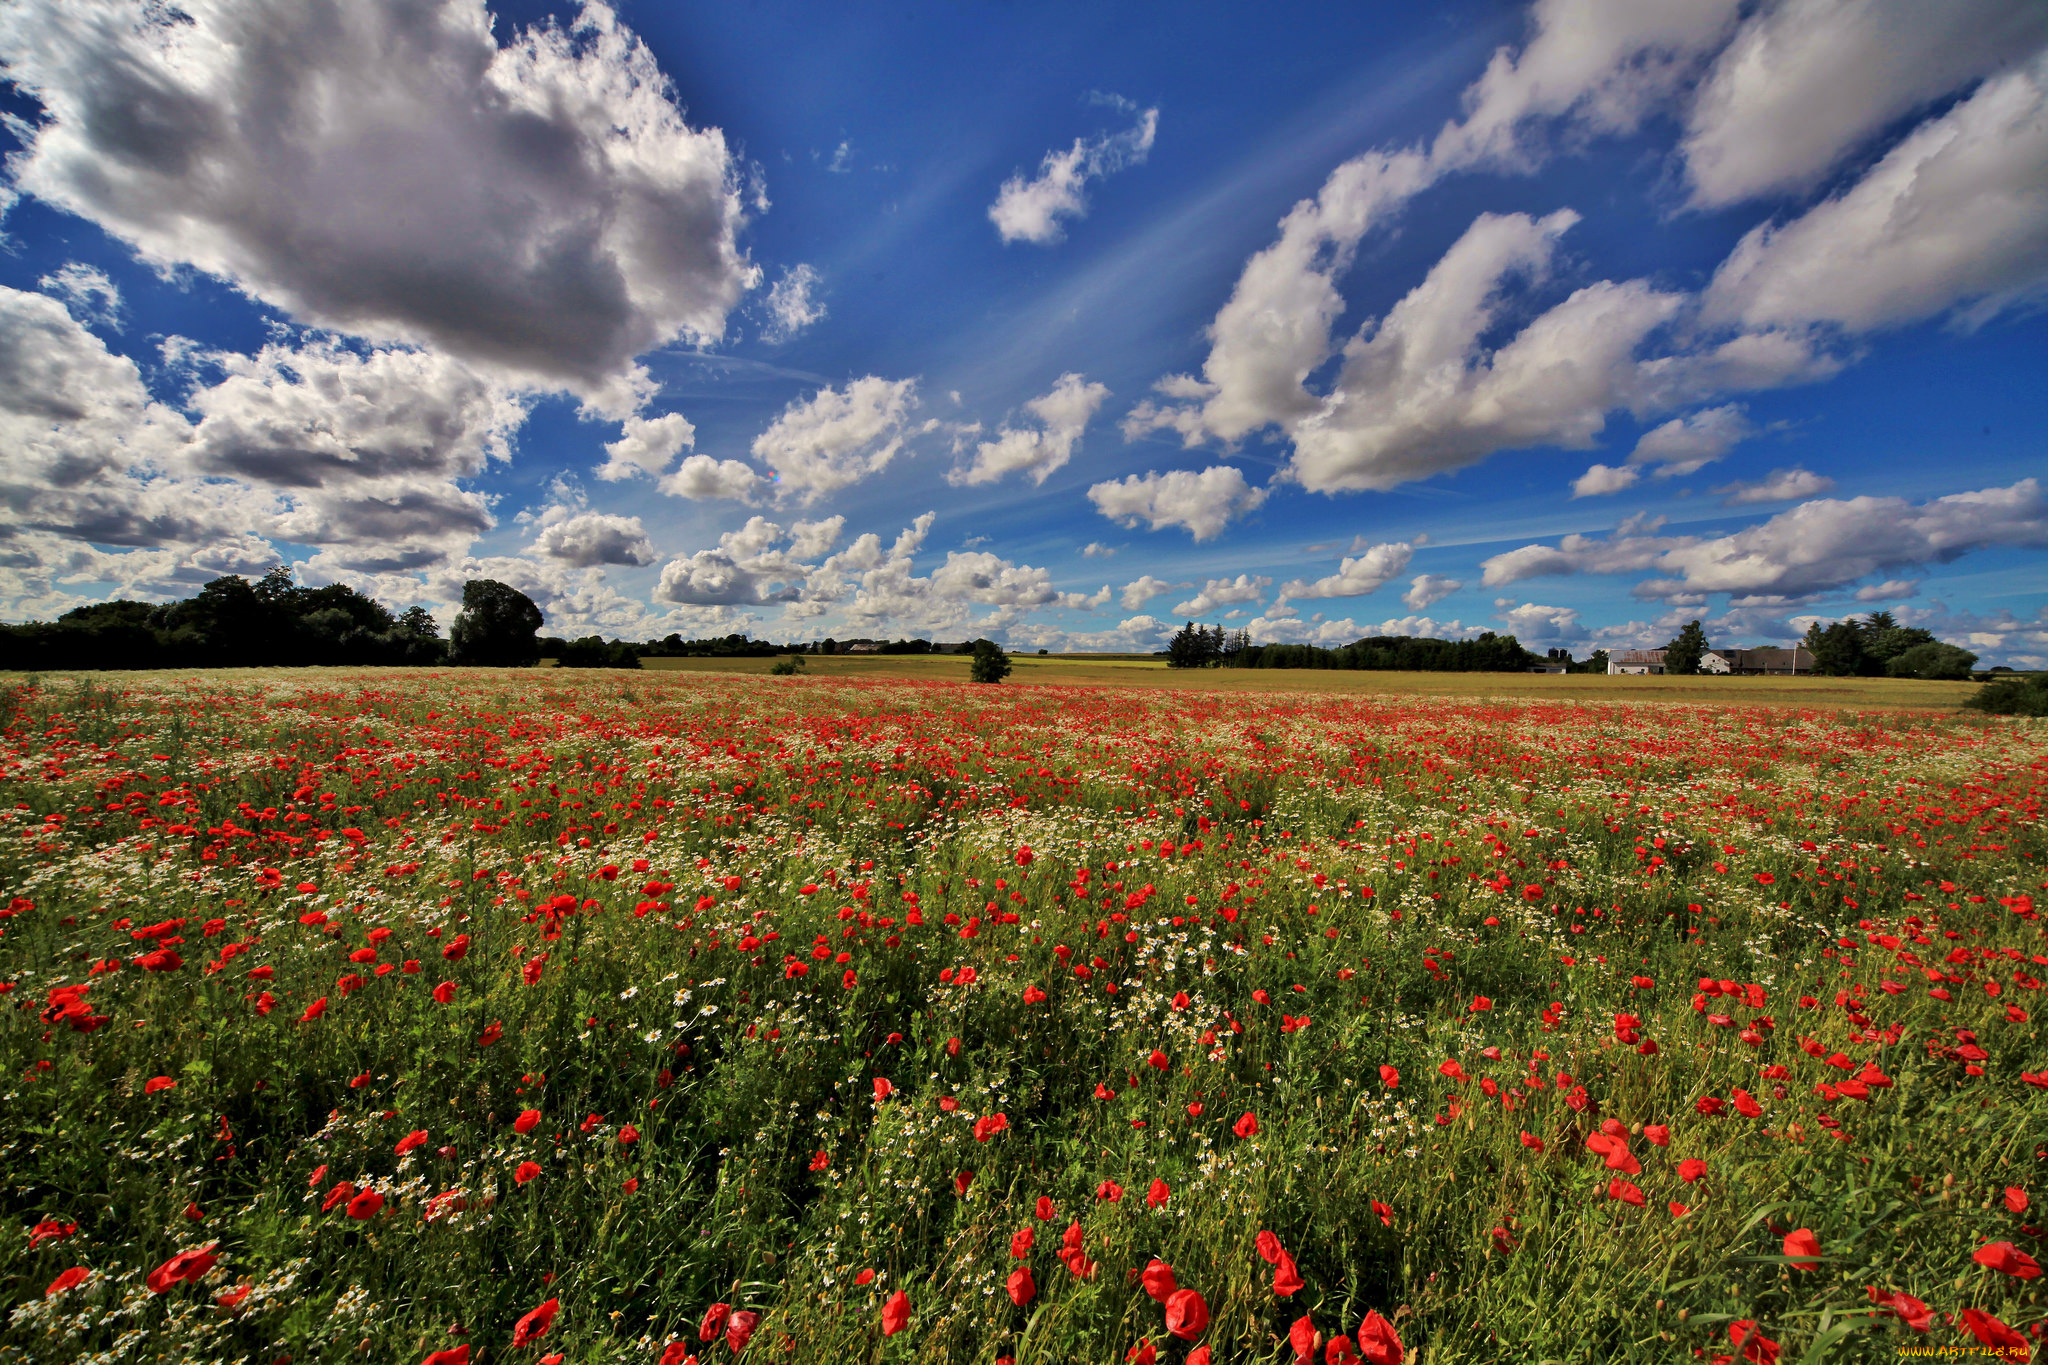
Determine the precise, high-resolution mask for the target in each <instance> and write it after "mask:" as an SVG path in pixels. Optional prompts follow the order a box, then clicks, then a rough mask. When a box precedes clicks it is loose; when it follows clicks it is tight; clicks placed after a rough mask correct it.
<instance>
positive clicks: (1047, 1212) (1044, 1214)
mask: <svg viewBox="0 0 2048 1365" xmlns="http://www.w3.org/2000/svg"><path fill="white" fill-rule="evenodd" d="M1032 1212H1033V1213H1035V1214H1037V1215H1038V1221H1039V1222H1041V1223H1050V1222H1051V1221H1052V1215H1053V1203H1052V1200H1050V1199H1048V1198H1046V1197H1045V1196H1044V1195H1042V1194H1041V1195H1039V1196H1038V1205H1037V1207H1036V1208H1034V1209H1033V1210H1032Z"/></svg>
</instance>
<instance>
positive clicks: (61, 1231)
mask: <svg viewBox="0 0 2048 1365" xmlns="http://www.w3.org/2000/svg"><path fill="white" fill-rule="evenodd" d="M2021 1207H2025V1206H2024V1205H2022V1206H2021ZM77 1231H78V1224H76V1223H59V1222H56V1221H55V1220H53V1219H49V1218H45V1219H44V1220H43V1221H42V1222H40V1223H37V1224H36V1225H35V1226H34V1227H32V1228H30V1229H29V1230H28V1249H29V1250H30V1251H34V1250H35V1249H36V1248H37V1247H39V1246H41V1245H42V1244H43V1243H45V1242H61V1241H63V1240H64V1239H65V1238H66V1237H69V1236H70V1235H71V1234H72V1233H74V1232H77Z"/></svg>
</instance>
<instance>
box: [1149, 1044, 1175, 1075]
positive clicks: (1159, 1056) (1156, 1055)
mask: <svg viewBox="0 0 2048 1365" xmlns="http://www.w3.org/2000/svg"><path fill="white" fill-rule="evenodd" d="M1145 1061H1146V1063H1147V1064H1148V1065H1150V1066H1151V1068H1152V1069H1153V1070H1154V1071H1164V1070H1166V1068H1168V1067H1169V1066H1172V1065H1173V1063H1172V1062H1170V1061H1168V1060H1167V1057H1166V1054H1165V1053H1163V1052H1161V1051H1160V1050H1159V1049H1158V1048H1156V1047H1155V1048H1153V1049H1152V1055H1151V1056H1150V1057H1147V1058H1146V1059H1145Z"/></svg>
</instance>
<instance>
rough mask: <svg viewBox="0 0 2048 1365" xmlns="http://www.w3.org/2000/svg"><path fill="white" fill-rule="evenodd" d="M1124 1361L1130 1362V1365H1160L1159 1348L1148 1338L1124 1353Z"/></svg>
mask: <svg viewBox="0 0 2048 1365" xmlns="http://www.w3.org/2000/svg"><path fill="white" fill-rule="evenodd" d="M1124 1359H1125V1360H1127V1361H1129V1362H1130V1365H1158V1361H1159V1348H1158V1347H1157V1346H1154V1345H1153V1344H1152V1338H1150V1337H1146V1338H1145V1339H1144V1340H1143V1341H1141V1342H1139V1343H1138V1344H1137V1345H1136V1346H1133V1347H1132V1348H1131V1349H1130V1350H1128V1351H1126V1352H1124Z"/></svg>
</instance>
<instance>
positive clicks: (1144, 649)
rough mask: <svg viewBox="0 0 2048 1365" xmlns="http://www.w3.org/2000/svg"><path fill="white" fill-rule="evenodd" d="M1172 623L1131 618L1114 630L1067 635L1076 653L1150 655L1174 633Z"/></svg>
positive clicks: (1146, 618)
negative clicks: (1083, 651) (1085, 651)
mask: <svg viewBox="0 0 2048 1365" xmlns="http://www.w3.org/2000/svg"><path fill="white" fill-rule="evenodd" d="M1173 630H1174V627H1173V625H1172V623H1170V622H1167V621H1162V620H1160V619H1159V618H1158V617H1156V616H1131V617H1126V618H1125V619H1124V620H1121V621H1119V622H1117V623H1116V629H1114V630H1095V631H1074V632H1071V633H1069V634H1068V635H1067V637H1066V639H1067V644H1068V646H1069V647H1070V648H1073V649H1082V650H1087V651H1089V652H1091V653H1100V654H1149V653H1151V652H1152V651H1154V650H1156V649H1158V648H1159V647H1160V646H1161V645H1163V644H1164V643H1165V642H1166V638H1167V637H1168V636H1169V635H1171V634H1172V633H1173Z"/></svg>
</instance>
